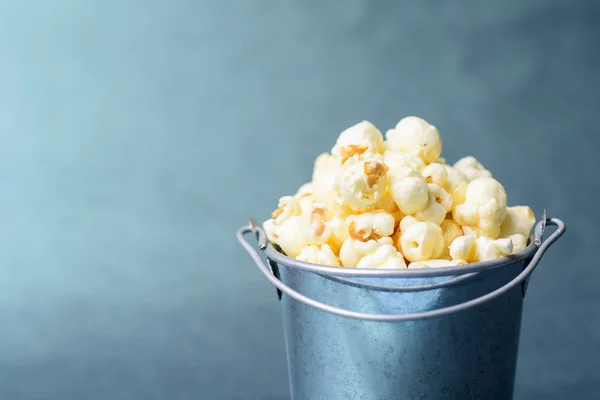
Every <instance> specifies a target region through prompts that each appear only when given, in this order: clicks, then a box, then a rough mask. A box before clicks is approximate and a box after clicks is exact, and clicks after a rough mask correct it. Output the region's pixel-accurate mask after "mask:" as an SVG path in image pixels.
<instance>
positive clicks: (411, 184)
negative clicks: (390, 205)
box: [388, 167, 429, 215]
mask: <svg viewBox="0 0 600 400" xmlns="http://www.w3.org/2000/svg"><path fill="white" fill-rule="evenodd" d="M388 181H389V182H388V183H389V184H388V190H389V192H390V195H391V196H392V198H393V199H394V201H395V202H396V204H397V205H398V208H399V209H400V211H402V212H403V213H404V214H406V215H412V214H415V213H417V212H419V211H421V210H423V209H424V208H425V207H426V206H427V202H428V200H429V191H428V189H427V182H426V181H425V179H423V177H422V176H420V175H419V174H418V173H416V172H415V171H414V170H412V169H410V168H408V167H398V168H395V169H393V170H391V171H389V172H388Z"/></svg>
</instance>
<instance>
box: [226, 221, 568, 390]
mask: <svg viewBox="0 0 600 400" xmlns="http://www.w3.org/2000/svg"><path fill="white" fill-rule="evenodd" d="M546 224H548V225H554V226H556V227H557V229H556V230H555V231H554V232H553V233H552V234H551V235H550V236H549V237H548V239H547V240H545V241H543V240H542V239H543V236H544V231H545V227H546ZM564 231H565V225H564V223H563V222H562V221H561V220H559V219H555V218H550V219H546V218H545V216H544V218H543V219H542V220H541V221H540V222H538V223H537V225H536V228H535V231H534V235H533V238H532V240H531V243H530V245H529V246H528V247H527V248H526V249H525V250H523V251H522V252H520V253H517V254H515V255H512V256H509V257H505V258H502V259H498V260H493V261H488V262H482V263H473V264H467V265H464V266H458V267H442V268H429V269H415V270H367V269H356V268H352V269H350V268H340V267H325V266H319V265H315V264H310V263H306V262H302V261H298V260H295V259H291V258H289V257H286V256H285V255H283V254H281V253H279V252H277V250H275V248H274V247H273V246H272V245H271V244H270V243H268V242H267V240H266V236H265V235H264V232H263V231H262V230H261V228H260V227H258V226H256V223H255V222H251V223H250V225H249V226H246V227H243V228H241V229H240V230H239V231H238V239H239V240H240V242H241V243H242V245H243V246H244V248H245V249H246V250H247V251H248V252H249V253H250V255H251V256H252V258H253V259H254V261H255V262H256V264H257V265H258V266H259V268H260V269H261V271H262V272H263V273H264V274H265V276H266V277H267V278H268V279H269V280H270V281H271V282H272V283H273V284H274V285H275V286H276V287H277V289H278V293H279V294H280V299H281V304H282V308H283V322H284V334H285V343H286V351H287V360H288V373H289V380H290V390H291V394H292V399H294V400H309V399H310V400H321V399H323V400H342V399H344V400H347V399H361V400H362V399H364V400H380V399H381V400H392V399H407V400H413V399H426V400H429V399H432V400H433V399H435V400H450V399H451V400H459V399H460V400H467V399H486V400H487V399H489V400H494V399H499V400H504V399H511V398H512V393H513V385H514V377H515V369H516V360H517V350H518V343H519V332H520V326H521V310H522V305H523V297H524V295H525V292H526V283H527V279H528V277H529V276H530V274H531V272H532V271H533V270H534V269H535V267H536V266H537V264H538V263H539V261H540V260H541V258H542V256H543V254H544V253H545V251H546V250H547V249H548V248H549V247H550V245H551V244H552V243H553V242H555V241H556V240H557V239H558V238H559V237H560V236H561V235H562V234H563V233H564ZM247 233H253V234H255V235H256V238H257V240H258V242H259V248H260V249H261V250H263V251H264V253H265V255H266V257H267V260H268V264H269V266H267V265H265V264H264V263H263V261H262V259H261V257H260V256H259V254H258V253H257V252H256V250H255V249H254V248H253V247H252V246H251V245H250V244H249V243H248V242H247V241H246V240H245V238H244V235H245V234H247ZM281 293H284V294H286V295H285V296H281ZM390 322H396V323H390Z"/></svg>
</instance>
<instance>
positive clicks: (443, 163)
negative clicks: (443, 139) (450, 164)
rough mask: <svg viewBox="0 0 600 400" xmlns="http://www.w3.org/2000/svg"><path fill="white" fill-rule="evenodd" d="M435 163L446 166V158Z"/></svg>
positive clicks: (441, 158)
mask: <svg viewBox="0 0 600 400" xmlns="http://www.w3.org/2000/svg"><path fill="white" fill-rule="evenodd" d="M435 162H436V163H438V164H442V165H446V159H445V158H444V157H440V158H438V159H437V160H436V161H435Z"/></svg>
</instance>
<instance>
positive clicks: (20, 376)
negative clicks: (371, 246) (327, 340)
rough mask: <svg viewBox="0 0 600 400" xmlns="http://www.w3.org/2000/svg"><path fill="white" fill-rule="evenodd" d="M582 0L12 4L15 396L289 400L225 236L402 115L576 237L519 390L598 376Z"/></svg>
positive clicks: (1, 262)
mask: <svg viewBox="0 0 600 400" xmlns="http://www.w3.org/2000/svg"><path fill="white" fill-rule="evenodd" d="M599 17H600V7H599V5H598V3H597V2H592V1H588V2H585V1H566V0H565V1H542V0H539V1H534V0H528V1H516V0H515V1H507V2H475V1H456V2H441V1H438V2H436V1H431V2H391V1H390V2H376V1H345V2H343V3H342V2H333V1H324V2H315V1H266V0H263V1H258V0H252V1H229V2H225V1H221V2H219V1H210V2H209V1H191V0H190V1H185V0H172V1H149V0H146V1H141V0H139V1H135V0H119V1H117V0H109V1H74V0H73V1H67V0H55V1H30V0H21V1H17V0H14V1H7V0H4V1H3V0H0V325H1V327H2V331H1V333H0V399H2V400H4V399H7V400H13V399H15V400H20V399H27V400H29V399H32V400H33V399H51V400H71V399H73V400H75V399H77V400H80V399H93V400H100V399H110V400H120V399H144V400H152V399H207V400H221V399H223V400H225V399H227V400H230V399H240V400H241V399H243V400H247V399H266V400H269V399H270V400H275V399H285V398H287V396H288V395H287V393H288V388H287V374H286V370H285V368H286V364H285V353H284V348H283V338H282V331H281V314H280V310H279V308H278V304H277V301H276V297H275V293H274V289H272V288H271V287H270V286H269V284H268V283H267V282H266V281H265V279H263V278H261V275H260V274H259V272H258V271H257V270H256V269H255V268H254V266H253V265H252V263H251V261H250V259H249V258H248V257H247V256H246V255H245V254H244V253H243V251H242V249H241V247H240V246H239V245H238V244H237V243H236V242H235V239H234V233H235V230H236V229H237V228H238V227H239V226H241V225H242V224H245V223H246V221H247V218H248V217H249V216H250V215H253V216H256V217H258V218H260V219H264V218H266V217H267V215H268V212H269V211H271V210H272V209H273V208H274V206H275V204H276V201H277V198H278V197H279V196H280V195H283V194H287V193H291V192H293V191H294V190H295V189H296V188H297V187H298V186H299V185H300V184H301V183H303V182H304V181H307V180H308V179H309V177H310V173H311V167H312V165H311V163H312V160H313V159H314V157H315V156H316V155H317V154H318V153H319V152H321V151H324V150H328V149H329V148H330V147H331V146H332V145H333V143H334V141H335V139H336V137H337V135H338V134H339V132H340V131H341V130H343V129H344V128H346V127H348V126H350V125H353V124H354V123H356V122H359V121H360V120H363V119H368V120H370V121H372V122H373V123H374V124H376V125H377V126H378V127H380V128H381V129H382V130H384V129H386V128H389V127H391V126H392V125H394V124H395V123H396V122H397V121H398V120H399V119H400V118H401V117H403V116H405V115H418V116H421V117H424V118H426V119H428V120H429V121H430V122H432V123H434V124H435V125H437V126H438V128H439V129H440V131H441V133H442V136H443V139H444V155H445V156H446V157H447V158H448V159H449V160H456V159H457V158H458V157H460V156H463V155H467V154H473V155H476V156H477V157H478V158H479V159H480V161H481V162H482V163H484V164H485V166H486V167H488V168H489V169H491V170H492V171H493V172H494V174H495V176H496V177H497V178H498V179H499V180H500V181H502V182H503V183H504V185H505V187H506V189H507V191H508V193H509V202H510V203H512V204H529V205H531V206H532V207H533V208H534V210H535V211H536V212H537V214H538V215H539V214H541V211H542V209H543V208H544V207H547V208H548V210H549V213H550V214H551V215H552V216H558V217H560V218H563V219H564V220H565V221H566V222H567V224H568V226H569V231H568V233H567V234H566V235H565V237H564V238H563V239H562V240H561V241H560V242H559V243H558V244H557V245H556V246H554V247H553V248H552V249H551V251H550V253H549V254H548V256H547V258H546V259H545V260H544V262H543V264H542V265H541V267H540V268H539V270H537V271H536V273H535V274H534V276H533V279H532V280H531V284H530V286H529V293H528V295H527V298H526V306H525V312H524V322H523V332H522V341H521V351H520V363H519V370H518V376H517V388H516V398H517V399H520V400H528V399H536V398H543V399H547V400H551V399H565V398H573V399H591V398H594V395H597V394H598V393H599V392H600V368H598V353H599V352H600V350H599V349H600V336H599V335H598V333H597V332H598V329H600V292H599V291H598V282H600V268H599V266H598V262H597V252H596V250H597V247H598V237H600V225H599V220H600V218H599V217H600V211H599V210H600V207H599V206H598V198H599V196H600V178H599V176H598V172H597V171H598V167H597V162H598V146H600V138H599V131H600V114H599V113H600V100H599V99H600V53H599V52H598V43H599V42H600V25H599V24H598V23H597V21H598V18H599Z"/></svg>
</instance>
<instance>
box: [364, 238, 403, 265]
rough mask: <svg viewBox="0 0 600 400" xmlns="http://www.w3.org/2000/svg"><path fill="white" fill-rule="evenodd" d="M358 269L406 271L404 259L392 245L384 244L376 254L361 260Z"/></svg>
mask: <svg viewBox="0 0 600 400" xmlns="http://www.w3.org/2000/svg"><path fill="white" fill-rule="evenodd" d="M356 268H376V269H404V268H406V262H405V261H404V257H402V254H400V253H399V252H398V251H397V250H396V248H395V247H394V246H392V245H391V244H382V245H381V246H379V247H378V248H377V250H375V252H374V253H371V254H368V255H366V256H364V257H363V258H361V259H360V261H359V262H358V264H357V265H356Z"/></svg>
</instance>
